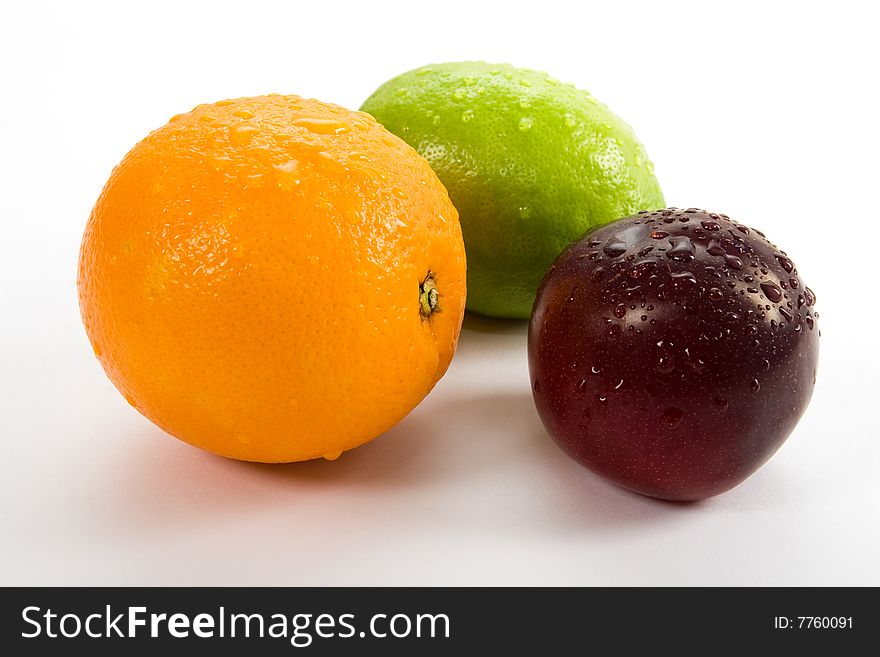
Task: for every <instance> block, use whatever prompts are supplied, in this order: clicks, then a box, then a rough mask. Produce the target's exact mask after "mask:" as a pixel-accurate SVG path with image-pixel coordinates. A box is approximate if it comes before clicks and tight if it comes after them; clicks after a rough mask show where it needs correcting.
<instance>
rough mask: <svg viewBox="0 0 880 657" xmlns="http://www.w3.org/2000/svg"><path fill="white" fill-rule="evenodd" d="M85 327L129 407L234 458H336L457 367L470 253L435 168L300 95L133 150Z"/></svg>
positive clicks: (203, 122) (191, 126) (102, 208)
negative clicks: (453, 360) (455, 359)
mask: <svg viewBox="0 0 880 657" xmlns="http://www.w3.org/2000/svg"><path fill="white" fill-rule="evenodd" d="M78 287H79V298H80V307H81V311H82V317H83V322H84V324H85V328H86V332H87V333H88V336H89V339H90V341H91V343H92V347H93V349H94V352H95V354H96V355H97V357H98V358H99V359H100V362H101V365H102V366H103V368H104V370H105V371H106V373H107V375H108V376H109V377H110V379H111V381H112V382H113V383H114V384H115V385H116V387H117V388H118V389H119V390H120V392H121V393H122V394H123V395H124V396H125V398H126V399H127V400H128V402H129V403H130V404H131V405H132V406H134V407H135V408H136V409H137V410H138V411H140V412H141V413H142V414H143V415H145V416H146V417H147V418H149V419H150V420H152V421H153V422H154V423H156V424H157V425H158V426H159V427H161V428H162V429H164V430H165V431H167V432H168V433H170V434H172V435H174V436H176V437H178V438H180V439H181V440H184V441H186V442H188V443H190V444H192V445H196V446H198V447H201V448H204V449H207V450H210V451H212V452H215V453H217V454H222V455H224V456H229V457H233V458H237V459H244V460H249V461H263V462H286V461H300V460H305V459H311V458H316V457H322V456H323V457H324V458H327V459H334V458H336V457H338V456H339V455H340V453H341V452H343V451H345V450H348V449H351V448H353V447H356V446H358V445H360V444H362V443H364V442H366V441H368V440H370V439H372V438H374V437H376V436H378V435H379V434H381V433H382V432H384V431H385V430H387V429H389V428H390V427H391V426H393V425H394V424H395V423H397V422H398V421H399V420H400V419H401V418H403V417H404V416H405V415H406V414H407V413H408V412H409V411H410V410H412V409H413V408H414V407H415V406H416V405H417V404H418V403H419V402H420V401H421V400H422V398H423V397H424V396H425V395H426V394H428V392H429V391H430V390H431V388H432V387H433V386H434V384H435V383H436V382H437V380H438V379H439V378H440V377H441V376H442V375H443V373H444V372H445V371H446V369H447V367H448V365H449V362H450V359H451V358H452V356H453V353H454V351H455V347H456V344H457V340H458V335H459V331H460V329H461V321H462V315H463V313H464V305H465V252H464V246H463V243H462V237H461V228H460V226H459V222H458V213H457V212H456V210H455V208H454V207H453V205H452V203H451V202H450V200H449V197H448V195H447V193H446V190H445V188H444V187H443V185H442V184H441V183H440V181H439V180H438V179H437V177H436V176H435V175H434V173H433V172H432V171H431V168H430V167H429V165H428V163H427V162H426V161H425V160H424V159H423V158H422V157H421V156H419V155H418V154H417V153H416V151H414V150H413V149H412V148H410V147H409V146H408V145H407V144H406V143H404V142H403V141H402V140H400V139H398V138H397V137H395V136H394V135H392V134H391V133H389V132H388V131H387V130H385V129H384V128H383V127H382V126H380V125H379V124H378V123H376V121H375V120H373V119H372V117H370V116H369V115H367V114H363V113H361V112H353V111H349V110H347V109H344V108H342V107H338V106H336V105H330V104H325V103H321V102H318V101H315V100H306V99H303V98H300V97H297V96H279V95H271V96H261V97H256V98H240V99H237V100H226V101H222V102H219V103H215V104H212V105H200V106H198V107H196V108H195V109H194V110H193V111H191V112H189V113H187V114H183V115H178V116H176V117H174V118H172V119H171V121H170V122H169V123H168V124H167V125H165V126H164V127H162V128H160V129H158V130H156V131H155V132H153V133H151V134H150V135H149V136H148V137H147V138H146V139H144V140H143V141H141V142H140V143H138V144H137V145H136V146H135V147H134V148H133V149H132V150H131V152H129V153H128V155H126V156H125V158H124V159H123V160H122V162H121V163H120V164H119V165H118V166H117V167H116V168H115V169H114V171H113V173H112V175H111V176H110V179H109V181H108V182H107V184H106V186H105V187H104V190H103V192H102V193H101V196H100V198H99V199H98V202H97V204H96V205H95V208H94V210H93V211H92V213H91V216H90V217H89V221H88V225H87V227H86V230H85V235H84V237H83V243H82V249H81V253H80V261H79V280H78Z"/></svg>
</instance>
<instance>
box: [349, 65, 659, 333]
mask: <svg viewBox="0 0 880 657" xmlns="http://www.w3.org/2000/svg"><path fill="white" fill-rule="evenodd" d="M361 109H362V110H363V111H365V112H368V113H370V114H372V115H373V116H374V117H376V119H378V120H379V122H381V123H382V124H384V125H385V127H386V128H388V129H389V130H390V131H391V132H393V133H395V134H396V135H397V136H399V137H401V138H402V139H404V140H405V141H406V142H408V143H409V144H410V145H411V146H413V147H414V148H415V149H416V150H417V151H418V152H419V153H421V154H422V155H423V156H424V157H425V158H427V160H428V161H429V162H430V163H431V166H432V167H433V168H434V171H436V172H437V175H438V176H439V177H440V180H442V181H443V183H444V184H445V185H446V188H447V189H448V190H449V196H450V197H451V199H452V202H453V203H454V204H455V206H456V208H458V211H459V213H460V215H461V226H462V231H463V232H464V240H465V248H466V250H467V258H468V274H467V295H468V297H467V307H468V309H469V310H473V311H475V312H478V313H482V314H485V315H493V316H496V317H522V318H524V317H528V316H529V313H530V312H531V309H532V302H533V301H534V299H535V292H536V291H537V289H538V285H539V284H540V282H541V279H542V278H543V276H544V273H545V272H546V271H547V268H548V267H549V266H550V264H551V263H552V262H553V260H554V259H555V258H556V256H557V255H559V253H560V252H561V251H562V250H563V249H564V248H565V247H566V246H567V245H568V244H569V243H570V242H572V241H574V240H575V239H577V238H579V237H580V236H581V235H583V233H584V232H585V231H586V230H588V229H589V228H592V227H594V226H598V225H601V224H605V223H607V222H609V221H612V220H614V219H617V218H619V217H624V216H628V215H632V214H635V213H636V212H638V211H639V210H646V209H656V208H662V207H665V203H664V201H663V194H662V192H661V191H660V186H659V184H658V183H657V179H656V178H655V177H654V167H653V165H652V164H651V161H650V160H649V159H648V156H647V155H646V153H645V149H644V147H643V146H642V145H641V143H639V141H638V139H637V138H636V136H635V134H633V131H632V129H631V128H630V127H629V126H628V125H627V124H626V123H624V122H623V121H622V120H620V119H619V118H618V117H617V116H615V115H614V114H612V113H611V111H610V110H609V109H608V108H607V107H606V106H605V105H603V104H602V103H600V102H598V101H597V100H596V99H595V98H593V96H591V95H590V94H589V93H588V92H586V91H583V90H580V89H576V88H575V87H574V86H573V85H569V84H563V83H561V82H559V81H558V80H555V79H554V78H552V77H550V76H549V75H547V74H546V73H541V72H538V71H531V70H528V69H522V68H515V67H513V66H510V65H509V64H488V63H486V62H455V63H448V64H437V65H433V66H425V67H423V68H418V69H415V70H414V71H409V72H408V73H404V74H403V75H399V76H397V77H396V78H393V79H391V80H389V81H388V82H386V83H385V84H383V85H382V86H381V87H379V88H378V89H377V90H376V91H375V92H374V93H373V95H371V96H370V97H369V98H368V99H367V100H366V102H364V104H363V106H362V107H361Z"/></svg>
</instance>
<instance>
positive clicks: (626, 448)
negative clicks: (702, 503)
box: [529, 208, 819, 500]
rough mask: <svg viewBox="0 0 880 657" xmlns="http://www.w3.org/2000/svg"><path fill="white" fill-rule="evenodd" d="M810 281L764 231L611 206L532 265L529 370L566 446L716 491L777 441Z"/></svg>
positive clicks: (807, 331) (801, 395)
mask: <svg viewBox="0 0 880 657" xmlns="http://www.w3.org/2000/svg"><path fill="white" fill-rule="evenodd" d="M815 302H816V297H815V294H813V292H812V291H811V290H810V288H808V287H806V285H805V284H804V281H803V279H802V278H801V277H800V275H799V274H798V271H797V269H796V268H795V265H794V262H793V261H792V260H791V258H789V256H788V255H787V254H786V253H785V252H784V251H781V250H780V249H778V248H777V247H776V246H774V245H773V244H771V243H770V242H769V241H767V239H766V238H765V237H764V234H763V233H761V232H760V231H757V230H752V229H750V228H748V227H746V226H744V225H742V224H739V223H737V222H735V221H733V220H731V219H730V218H729V217H727V215H723V214H715V213H710V212H704V211H702V210H696V209H693V208H691V209H687V210H679V209H677V208H670V209H667V210H658V211H656V212H650V213H649V212H645V213H641V214H638V215H636V216H634V217H626V218H624V219H619V220H617V221H615V222H613V223H611V224H608V225H605V226H602V227H601V228H598V229H595V230H593V231H590V232H589V233H587V234H586V235H585V236H584V237H583V238H581V239H580V240H579V241H578V242H575V243H574V244H572V245H571V246H570V247H569V248H568V249H567V250H566V251H564V252H563V253H562V255H560V256H559V258H557V260H556V262H555V263H554V264H553V266H552V267H551V268H550V270H549V271H548V272H547V275H546V277H545V278H544V282H543V283H542V285H541V287H540V289H539V291H538V296H537V299H536V300H535V306H534V308H533V310H532V319H531V323H530V325H529V370H530V373H531V379H532V390H533V392H534V398H535V404H536V405H537V408H538V413H539V415H540V416H541V420H542V421H543V423H544V426H545V427H546V428H547V431H548V432H549V433H550V435H551V436H552V437H553V438H554V440H555V441H556V442H557V443H558V444H559V445H560V446H561V447H562V448H563V449H564V450H565V451H566V452H567V453H568V454H569V455H570V456H571V457H572V458H574V459H575V460H576V461H578V462H580V463H582V464H583V465H585V466H586V467H588V468H590V469H591V470H593V471H595V472H597V473H598V474H600V475H602V476H603V477H605V478H607V479H609V480H611V481H613V482H615V483H617V484H619V485H621V486H624V487H626V488H629V489H630V490H633V491H636V492H638V493H642V494H644V495H650V496H651V497H658V498H663V499H669V500H699V499H703V498H706V497H711V496H712V495H717V494H718V493H722V492H724V491H726V490H728V489H730V488H732V487H734V486H736V485H737V484H739V483H740V482H742V481H743V480H744V479H745V478H746V477H748V476H749V475H751V474H752V473H753V472H754V471H755V470H757V469H758V468H759V467H760V466H761V465H762V464H763V463H764V462H765V461H767V459H769V458H770V457H771V456H772V455H773V453H774V452H776V450H777V449H779V447H780V446H781V445H782V443H783V442H784V441H785V439H786V438H787V437H788V435H789V434H790V433H791V431H792V429H794V427H795V425H796V424H797V422H798V420H799V419H800V417H801V415H802V414H803V412H804V409H805V408H806V407H807V404H808V403H809V401H810V397H811V395H812V393H813V386H814V384H815V381H816V367H817V360H818V354H819V327H818V325H817V320H818V314H817V313H816V312H815Z"/></svg>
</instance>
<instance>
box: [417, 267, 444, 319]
mask: <svg viewBox="0 0 880 657" xmlns="http://www.w3.org/2000/svg"><path fill="white" fill-rule="evenodd" d="M439 301H440V293H439V292H437V284H436V283H435V282H434V274H433V273H432V272H430V271H429V272H428V275H427V276H425V280H424V281H422V282H421V283H420V284H419V311H420V312H421V314H422V317H423V318H424V319H427V318H428V317H430V316H431V313H434V312H437V306H438V305H439Z"/></svg>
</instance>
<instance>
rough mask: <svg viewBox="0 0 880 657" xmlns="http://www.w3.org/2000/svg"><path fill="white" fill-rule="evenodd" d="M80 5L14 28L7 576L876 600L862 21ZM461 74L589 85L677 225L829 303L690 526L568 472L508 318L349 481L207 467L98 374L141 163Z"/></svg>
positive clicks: (0, 388)
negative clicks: (87, 249)
mask: <svg viewBox="0 0 880 657" xmlns="http://www.w3.org/2000/svg"><path fill="white" fill-rule="evenodd" d="M80 4H81V3H57V4H51V5H46V4H44V3H17V4H12V3H7V4H6V5H4V7H5V9H4V12H3V13H4V14H5V16H4V18H3V26H4V28H5V29H4V37H3V39H0V61H2V66H3V78H4V82H3V97H4V98H3V100H2V103H0V119H2V121H0V125H2V134H3V138H2V157H0V185H2V196H0V198H2V211H0V212H2V214H0V219H2V233H0V235H2V242H3V255H2V258H0V280H2V285H0V308H2V322H0V377H2V378H0V405H2V414H0V435H2V460H0V532H2V540H0V584H2V585H8V584H725V585H728V584H730V585H732V584H771V585H775V584H796V585H807V584H872V585H878V584H880V566H878V558H877V555H878V554H880V533H878V532H880V529H878V528H880V504H878V493H880V440H878V438H880V435H878V434H880V432H878V428H877V419H876V418H877V396H878V392H880V389H878V384H877V367H878V351H880V349H878V342H877V338H876V335H875V332H876V327H877V320H878V310H877V294H876V281H877V274H876V267H877V266H876V254H875V253H874V250H872V246H873V244H874V243H875V241H876V237H875V235H876V231H877V228H876V226H877V225H878V223H877V222H878V217H877V216H876V215H877V193H876V190H877V176H878V164H877V162H878V161H877V153H878V132H877V107H878V104H877V94H876V91H875V90H876V68H875V67H876V64H877V62H878V61H880V57H878V53H877V49H876V46H875V45H874V44H875V43H876V38H875V36H876V35H875V34H874V31H875V26H876V22H875V21H872V20H871V17H870V16H868V15H867V13H866V11H864V10H861V9H858V7H862V6H864V7H868V6H869V3H858V4H857V3H852V4H850V3H847V2H835V3H833V4H832V5H824V6H827V7H828V9H826V10H820V9H816V8H810V7H808V6H807V3H791V5H785V4H783V3H769V2H761V3H758V4H755V5H750V4H748V3H742V2H740V3H734V4H730V5H728V6H726V7H725V8H723V9H722V8H719V7H715V6H714V4H715V3H695V4H693V5H689V6H686V5H676V6H674V7H670V6H669V4H668V3H644V4H642V5H627V6H621V7H617V5H618V4H620V5H622V4H623V3H608V2H605V3H602V4H601V5H599V7H598V8H595V9H588V8H586V7H585V6H583V5H582V4H581V3H572V2H569V3H554V2H547V1H545V2H541V3H530V4H526V5H521V6H520V5H516V4H512V3H510V2H506V3H503V4H499V5H497V6H495V7H488V6H486V5H484V4H483V3H474V2H466V3H461V2H452V3H431V4H430V5H429V4H424V5H423V4H421V3H406V4H405V5H403V7H404V8H393V7H390V6H387V5H381V4H380V3H372V2H371V3H360V4H359V5H355V4H353V3H352V4H351V5H348V8H347V9H340V8H339V7H340V5H339V4H338V3H315V2H312V3H307V4H306V3H278V4H277V6H276V7H275V8H273V7H272V6H270V5H263V4H261V3H257V2H253V1H249V2H236V3H219V2H212V3H205V4H204V5H196V4H195V3H182V2H174V3H168V4H162V3H147V4H143V5H140V6H138V8H137V9H127V8H125V7H127V6H128V3H113V4H108V5H107V6H106V7H103V8H101V7H99V6H94V5H92V6H89V7H82V6H79V5H80ZM486 4H488V3H486ZM660 5H663V6H662V7H661V6H660ZM343 6H344V5H343ZM575 6H577V7H579V8H578V9H574V7H575ZM566 7H570V8H566ZM460 59H489V60H500V61H505V60H507V61H511V62H513V63H515V64H518V65H521V66H530V67H533V68H542V69H546V70H548V71H550V72H551V73H553V74H554V75H556V76H557V77H559V78H561V79H563V80H566V81H572V82H575V83H576V84H578V85H579V86H582V87H585V88H587V89H590V90H591V91H592V92H593V93H594V94H595V95H596V96H597V97H599V98H600V99H602V100H604V101H605V102H607V103H608V104H609V105H610V106H611V107H612V108H613V109H614V110H615V111H616V112H617V113H618V114H620V115H621V116H622V117H624V119H626V120H627V121H628V122H630V123H631V124H632V125H633V126H634V128H635V129H636V132H637V133H638V134H639V136H640V138H641V139H642V141H643V142H644V143H645V144H646V146H647V148H648V152H649V153H650V154H651V157H652V159H653V160H654V162H655V164H656V167H657V174H658V176H659V177H660V180H661V183H662V184H663V186H664V190H665V192H666V198H667V202H668V203H669V204H671V205H679V206H682V207H687V206H692V205H695V206H700V207H707V208H710V209H713V210H716V211H721V212H727V213H728V214H730V215H732V216H733V217H735V218H737V219H740V220H741V221H743V222H745V223H748V224H751V225H753V226H756V227H758V228H760V229H763V230H764V231H765V232H766V233H767V234H768V235H769V236H770V237H771V239H774V240H775V241H777V242H778V243H779V244H780V245H782V246H783V248H785V249H786V250H787V251H788V252H789V253H790V254H791V255H792V256H793V257H794V258H795V260H796V262H797V264H798V267H799V269H800V271H801V273H802V275H803V276H804V278H805V279H806V281H807V282H808V283H809V284H810V286H811V287H813V288H814V289H815V290H816V292H817V293H818V298H819V304H818V308H819V310H820V314H821V315H822V319H821V321H820V325H821V327H822V331H823V337H822V344H821V363H820V373H819V380H818V385H817V388H816V391H815V396H814V399H813V403H812V405H811V407H810V408H809V410H808V412H807V414H806V416H805V417H804V418H803V420H802V422H801V424H800V425H799V426H798V428H797V429H796V431H795V433H794V434H793V435H792V436H791V438H790V440H789V442H788V443H787V444H786V445H785V446H784V447H783V448H782V450H781V451H780V452H779V453H778V454H777V455H776V456H775V457H774V458H773V459H772V460H771V461H770V463H768V464H767V465H766V466H765V467H764V468H763V469H762V470H761V471H760V472H758V473H757V474H756V475H755V476H754V477H752V478H751V479H750V480H748V481H747V482H746V483H745V484H743V485H742V486H740V487H739V488H737V489H735V490H733V491H732V492H730V493H728V494H725V495H722V496H720V497H718V498H715V499H712V500H709V501H706V502H703V503H700V504H694V505H672V504H666V503H661V502H657V501H653V500H650V499H646V498H642V497H639V496H637V495H633V494H629V493H627V492H625V491H623V490H620V489H617V488H615V487H613V486H610V485H607V484H605V483H603V482H602V481H600V480H599V479H598V478H596V477H595V476H593V475H592V474H590V473H588V472H587V471H586V470H583V469H581V468H580V467H579V466H577V465H576V464H574V463H573V462H572V461H570V460H568V459H567V457H565V456H564V455H563V454H562V453H561V452H560V451H559V450H558V449H557V448H556V447H555V445H554V444H553V443H552V442H551V441H550V439H549V438H548V437H547V436H546V434H545V433H544V431H543V429H542V428H541V426H540V423H539V421H538V419H537V417H536V414H535V411H534V407H533V405H532V401H531V397H530V393H529V383H528V376H527V371H526V352H525V333H524V326H523V325H522V324H516V323H513V324H511V323H504V322H490V321H487V320H474V319H469V320H468V321H467V322H466V325H465V330H464V333H463V335H462V339H461V347H460V352H459V354H458V355H457V357H456V360H455V361H454V363H453V366H452V368H451V370H450V372H449V374H448V375H447V376H446V378H444V379H443V380H442V381H441V383H440V384H439V385H438V386H437V388H436V390H435V391H434V393H433V394H431V395H430V397H429V398H428V399H427V400H426V401H425V402H424V403H423V404H422V405H421V406H420V407H419V408H418V409H416V411H415V412H413V413H412V414H411V415H410V416H409V417H407V418H406V419H405V420H404V421H403V422H402V423H401V424H400V425H399V426H398V427H397V428H395V429H394V430H392V431H390V432H389V433H388V434H387V435H385V436H384V437H382V438H380V439H378V440H376V441H375V442H374V443H371V444H369V445H367V446H365V447H362V448H360V449H358V450H356V451H354V452H351V453H348V454H346V455H344V456H343V457H342V458H341V459H340V460H339V461H337V462H334V463H328V462H313V463H306V464H299V465H291V466H257V465H248V464H242V463H236V462H232V461H227V460H223V459H221V458H217V457H214V456H211V455H209V454H206V453H202V452H199V451H197V450H195V449H193V448H190V447H188V446H186V445H183V444H181V443H179V442H177V441H175V440H173V439H171V438H169V437H167V436H165V435H164V434H162V432H161V431H159V430H158V429H156V428H155V427H153V426H152V425H151V424H150V423H149V422H148V421H147V420H145V419H143V418H142V417H140V416H139V415H138V414H137V413H136V412H135V411H134V410H132V409H131V408H130V407H129V406H128V405H127V404H126V403H125V402H124V400H123V399H122V397H121V396H120V395H119V394H118V393H116V391H115V390H114V389H113V388H112V386H111V385H110V383H109V382H108V381H107V380H106V378H105V377H104V375H103V373H102V372H101V370H100V367H99V366H98V363H97V361H96V360H95V359H94V358H93V356H92V354H91V351H90V349H89V347H88V344H87V341H86V339H85V335H84V332H83V330H82V328H81V325H80V321H79V316H78V310H77V303H76V290H75V270H76V258H77V249H78V245H79V240H80V236H81V232H82V228H83V226H84V224H85V220H86V217H87V215H88V212H89V210H90V208H91V206H92V204H93V203H94V201H95V199H96V198H97V195H98V192H99V191H100V189H101V187H102V185H103V183H104V181H105V180H106V178H107V176H108V175H109V172H110V169H111V168H112V166H113V165H114V164H116V162H117V161H118V160H119V159H120V158H121V157H122V156H123V154H124V153H125V152H126V151H127V150H128V148H130V147H131V146H132V145H133V144H134V142H135V141H137V140H138V139H140V138H141V137H142V136H144V135H145V134H146V133H147V132H148V131H149V130H151V129H153V128H155V127H158V126H159V125H161V124H162V123H164V122H165V121H166V120H167V119H168V118H169V117H170V116H171V115H173V114H175V113H177V112H181V111H186V110H187V109H189V108H191V107H192V106H194V105H196V104H197V103H200V102H206V101H212V100H218V99H221V98H225V97H234V96H242V95H250V94H257V93H266V92H273V91H275V92H284V93H299V94H301V95H306V96H315V97H318V98H321V99H323V100H328V101H334V102H338V103H340V104H344V105H348V106H357V105H358V104H359V103H360V102H361V100H363V99H364V98H365V97H366V96H367V95H368V94H369V93H370V92H371V91H372V90H373V88H375V87H376V86H378V84H380V83H381V82H383V81H384V80H385V79H387V78H388V77H390V76H392V75H394V74H396V73H399V72H402V71H405V70H408V69H410V68H413V67H416V66H419V65H422V64H425V63H430V62H432V61H444V60H460ZM863 297H864V298H867V299H868V301H866V302H863V301H862V299H863Z"/></svg>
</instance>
